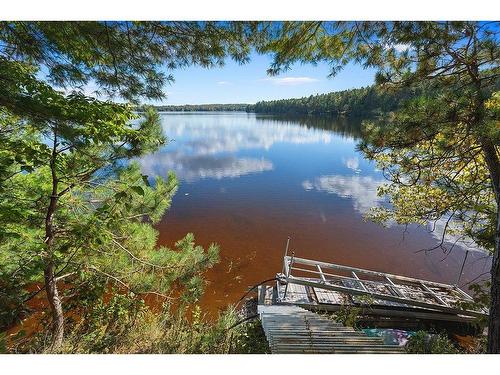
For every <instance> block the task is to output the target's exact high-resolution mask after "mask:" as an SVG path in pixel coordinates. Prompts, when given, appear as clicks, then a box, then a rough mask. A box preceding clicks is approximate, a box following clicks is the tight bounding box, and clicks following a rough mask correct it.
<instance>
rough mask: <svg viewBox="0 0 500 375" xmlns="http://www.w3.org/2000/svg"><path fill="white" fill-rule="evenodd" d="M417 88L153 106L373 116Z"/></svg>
mask: <svg viewBox="0 0 500 375" xmlns="http://www.w3.org/2000/svg"><path fill="white" fill-rule="evenodd" d="M419 91H420V92H418V93H417V92H416V91H415V90H399V91H397V92H392V91H391V92H389V91H386V90H381V89H380V88H378V87H376V86H369V87H363V88H359V89H350V90H344V91H336V92H330V93H328V94H317V95H311V96H308V97H303V98H297V99H280V100H269V101H260V102H258V103H256V104H243V103H239V104H194V105H192V104H186V105H162V106H155V108H156V109H157V110H158V111H160V112H162V111H165V112H172V111H184V112H195V111H246V112H256V113H269V114H290V115H316V114H329V115H332V116H345V117H348V116H353V117H358V116H376V115H378V114H382V113H387V112H390V111H393V110H395V109H396V108H397V107H398V106H399V105H400V104H401V103H402V102H403V101H405V100H407V99H409V98H411V97H412V96H415V95H418V94H419V93H421V90H419Z"/></svg>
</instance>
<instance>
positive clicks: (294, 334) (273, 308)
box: [258, 304, 404, 354]
mask: <svg viewBox="0 0 500 375" xmlns="http://www.w3.org/2000/svg"><path fill="white" fill-rule="evenodd" d="M258 313H259V316H260V320H261V322H262V327H263V329H264V332H265V334H266V338H267V341H268V342H269V346H270V348H271V353H273V354H300V353H310V354H326V353H342V354H347V353H360V354H368V353H386V354H387V353H391V354H396V353H403V352H404V350H403V348H402V347H399V346H397V345H384V342H383V340H382V338H380V337H368V336H366V334H365V333H363V332H360V331H355V330H354V329H353V328H352V327H344V326H343V325H342V324H340V323H336V322H334V321H332V320H330V319H328V318H326V317H322V316H320V315H318V314H316V313H313V312H311V311H309V310H306V309H303V308H301V307H298V306H295V305H280V304H277V305H265V304H259V306H258Z"/></svg>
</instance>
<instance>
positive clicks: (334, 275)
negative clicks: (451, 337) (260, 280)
mask: <svg viewBox="0 0 500 375" xmlns="http://www.w3.org/2000/svg"><path fill="white" fill-rule="evenodd" d="M306 267H308V268H306ZM294 272H295V275H294V274H293V273H294ZM297 273H300V274H302V275H305V276H296V275H297ZM339 273H342V275H341V274H339ZM346 274H350V276H345V275H346ZM278 279H279V282H281V283H285V291H284V294H283V296H282V297H281V300H285V297H286V293H287V289H288V284H298V285H303V286H309V287H313V288H319V289H326V290H332V291H336V292H340V293H345V294H348V295H350V296H368V297H370V298H371V299H373V300H382V301H391V302H396V303H399V304H403V305H406V306H410V307H417V308H424V309H430V310H434V311H436V310H437V311H441V312H444V313H449V314H457V315H466V316H473V317H481V316H487V315H488V311H486V310H484V309H481V310H469V309H464V308H461V307H460V303H461V302H468V303H470V302H473V299H472V297H471V296H470V295H468V294H467V293H466V292H464V291H463V290H462V289H460V288H459V287H458V286H456V285H450V284H444V283H439V282H434V281H429V280H422V279H417V278H412V277H406V276H401V275H393V274H389V273H384V272H377V271H371V270H366V269H361V268H356V267H349V266H343V265H339V264H334V263H326V262H320V261H315V260H310V259H304V258H297V257H295V254H294V253H292V255H291V256H288V255H285V256H284V258H283V273H282V274H278Z"/></svg>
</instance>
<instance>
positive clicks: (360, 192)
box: [302, 175, 384, 214]
mask: <svg viewBox="0 0 500 375" xmlns="http://www.w3.org/2000/svg"><path fill="white" fill-rule="evenodd" d="M383 183H384V180H380V179H374V178H373V177H370V176H340V175H330V176H321V177H318V178H316V179H314V180H313V181H310V180H305V181H304V182H303V183H302V187H303V188H304V189H305V190H307V191H311V190H316V191H320V192H326V193H329V194H336V195H338V196H339V197H342V198H349V199H350V200H351V201H352V205H353V207H354V209H355V210H356V211H358V212H359V213H362V214H365V213H366V212H368V210H369V209H370V208H371V207H375V206H378V205H379V204H380V203H382V201H383V199H382V198H381V197H379V196H378V195H377V188H378V187H379V186H380V185H382V184H383Z"/></svg>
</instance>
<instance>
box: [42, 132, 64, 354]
mask: <svg viewBox="0 0 500 375" xmlns="http://www.w3.org/2000/svg"><path fill="white" fill-rule="evenodd" d="M56 134H57V133H56V130H54V144H53V147H52V157H51V160H50V170H51V174H52V193H51V195H50V203H49V206H48V207H47V215H46V217H45V246H46V253H45V257H44V261H45V268H44V281H45V291H46V293H47V300H48V302H49V306H50V310H51V311H52V345H51V350H57V349H58V348H59V347H60V346H61V344H62V340H63V337H64V315H63V310H62V304H61V299H60V298H59V292H58V290H57V280H56V274H55V265H54V237H55V234H54V214H55V212H56V208H57V200H58V198H59V195H58V191H57V190H58V183H59V180H58V178H57V173H56V158H57V146H58V143H57V135H56Z"/></svg>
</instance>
